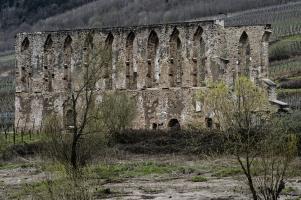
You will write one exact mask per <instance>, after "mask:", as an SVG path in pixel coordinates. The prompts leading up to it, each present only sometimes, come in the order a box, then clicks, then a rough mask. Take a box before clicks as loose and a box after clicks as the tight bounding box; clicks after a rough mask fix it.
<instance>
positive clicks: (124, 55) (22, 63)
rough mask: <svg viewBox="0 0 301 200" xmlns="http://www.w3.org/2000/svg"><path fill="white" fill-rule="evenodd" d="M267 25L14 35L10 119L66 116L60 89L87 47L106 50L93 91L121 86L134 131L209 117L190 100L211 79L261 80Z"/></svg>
mask: <svg viewBox="0 0 301 200" xmlns="http://www.w3.org/2000/svg"><path fill="white" fill-rule="evenodd" d="M270 33H271V31H270V27H268V26H250V27H243V26H242V27H225V26H224V25H223V22H222V21H203V22H187V23H177V24H165V25H150V26H138V27H124V28H104V29H90V30H68V31H58V32H36V33H20V34H18V35H17V37H16V58H17V64H16V103H15V104H16V106H15V107H16V120H15V124H16V127H18V128H25V129H38V128H39V127H40V126H41V124H42V119H43V117H45V116H46V115H47V114H49V113H57V114H59V115H61V116H64V118H66V113H68V110H67V107H66V105H65V104H66V102H65V101H66V91H67V90H68V88H70V87H72V85H73V83H74V82H75V80H74V79H75V78H76V76H75V75H76V73H78V72H79V71H80V70H78V68H80V67H82V66H83V64H84V63H85V62H86V60H87V59H88V57H89V55H90V54H91V52H92V51H93V49H95V48H97V47H104V48H105V49H107V50H108V51H109V52H110V53H111V59H110V62H108V63H107V66H106V67H105V68H104V69H103V77H102V80H101V81H100V82H99V84H98V87H99V96H100V97H101V95H102V94H103V93H105V92H106V91H111V90H122V91H124V92H127V93H128V94H129V95H132V96H134V97H135V98H136V100H137V108H138V115H137V118H136V120H135V123H134V125H133V126H134V128H167V127H168V126H170V125H171V123H173V122H175V121H178V122H179V123H180V125H181V126H188V125H189V124H192V123H195V122H196V121H197V122H198V123H204V124H205V121H206V119H208V118H211V117H212V116H210V113H205V112H204V111H203V110H202V105H201V102H197V101H196V100H195V98H194V96H195V94H196V92H197V91H198V90H201V89H202V90H205V89H206V86H208V83H209V82H211V81H218V80H224V81H225V82H226V83H228V84H229V85H233V80H234V79H235V78H236V77H237V76H238V75H240V74H243V75H246V76H248V77H250V79H251V80H253V81H254V82H256V83H258V82H259V81H260V80H261V79H263V78H266V77H267V71H268V70H267V68H268V38H269V35H270Z"/></svg>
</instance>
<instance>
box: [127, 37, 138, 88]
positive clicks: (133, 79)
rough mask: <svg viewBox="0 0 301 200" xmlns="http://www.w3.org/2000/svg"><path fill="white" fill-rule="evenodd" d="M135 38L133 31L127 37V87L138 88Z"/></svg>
mask: <svg viewBox="0 0 301 200" xmlns="http://www.w3.org/2000/svg"><path fill="white" fill-rule="evenodd" d="M134 40H135V34H134V33H133V32H131V33H130V34H129V35H128V37H127V39H126V88H127V89H137V73H135V72H134Z"/></svg>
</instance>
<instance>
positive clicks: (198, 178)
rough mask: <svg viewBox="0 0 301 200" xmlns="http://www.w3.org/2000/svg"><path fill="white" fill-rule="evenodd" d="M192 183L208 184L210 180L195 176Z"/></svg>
mask: <svg viewBox="0 0 301 200" xmlns="http://www.w3.org/2000/svg"><path fill="white" fill-rule="evenodd" d="M191 181H192V182H207V181H208V179H207V178H206V177H203V176H194V177H192V178H191Z"/></svg>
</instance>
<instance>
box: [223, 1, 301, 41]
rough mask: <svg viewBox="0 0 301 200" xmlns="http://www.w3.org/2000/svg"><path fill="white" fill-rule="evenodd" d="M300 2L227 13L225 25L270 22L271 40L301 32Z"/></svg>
mask: <svg viewBox="0 0 301 200" xmlns="http://www.w3.org/2000/svg"><path fill="white" fill-rule="evenodd" d="M300 10H301V2H295V3H289V4H286V5H278V6H271V7H268V8H260V9H254V10H250V11H245V12H240V13H236V14H235V13H234V14H230V15H228V18H227V20H226V24H227V25H242V24H243V25H254V24H272V26H273V36H272V40H278V39H279V38H280V37H284V36H291V35H297V34H300V33H301V12H300Z"/></svg>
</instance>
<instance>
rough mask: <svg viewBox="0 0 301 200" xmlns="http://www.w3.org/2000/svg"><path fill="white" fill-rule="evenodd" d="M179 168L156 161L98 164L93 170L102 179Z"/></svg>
mask: <svg viewBox="0 0 301 200" xmlns="http://www.w3.org/2000/svg"><path fill="white" fill-rule="evenodd" d="M178 170H179V168H178V167H177V166H175V165H171V164H159V163H155V162H141V163H140V162H138V163H120V164H111V165H105V164H104V165H98V166H96V167H95V168H94V169H93V170H92V171H93V172H94V173H95V174H96V176H97V178H100V179H112V178H113V179H114V178H115V179H116V178H117V179H118V178H121V179H122V178H133V177H142V176H148V175H155V174H156V175H160V174H169V173H172V172H174V171H178Z"/></svg>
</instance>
